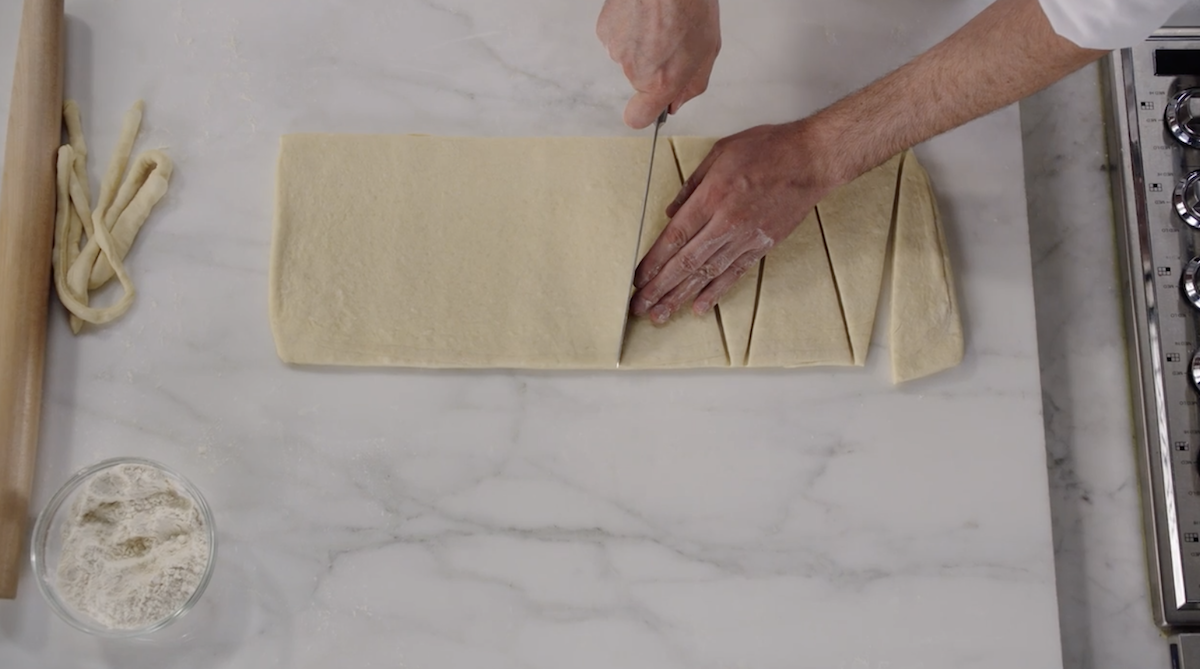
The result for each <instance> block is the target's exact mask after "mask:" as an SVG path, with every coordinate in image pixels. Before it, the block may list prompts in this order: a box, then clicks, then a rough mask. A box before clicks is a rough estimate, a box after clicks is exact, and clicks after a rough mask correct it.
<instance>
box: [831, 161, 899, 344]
mask: <svg viewBox="0 0 1200 669" xmlns="http://www.w3.org/2000/svg"><path fill="white" fill-rule="evenodd" d="M899 174H900V155H899V154H898V155H896V156H894V157H893V158H892V159H891V160H889V161H887V162H886V163H884V164H883V165H880V166H879V167H877V168H875V169H873V170H871V171H870V172H867V173H866V174H864V175H862V176H861V177H859V178H857V179H855V180H854V181H851V182H850V183H848V184H846V185H844V186H842V187H841V188H838V189H837V190H835V191H833V192H832V193H830V194H829V195H827V196H826V197H825V199H823V200H821V202H820V204H818V205H817V212H818V215H819V220H820V222H821V231H822V233H823V234H824V235H825V247H826V248H827V249H828V251H829V263H830V265H832V267H833V277H834V282H835V283H836V285H837V290H838V296H839V297H840V298H841V303H842V313H843V314H844V315H845V318H846V331H847V332H848V333H849V335H850V349H851V351H852V352H853V353H854V364H855V365H859V366H861V365H864V364H866V361H867V352H868V351H869V350H870V348H871V333H872V331H873V330H874V327H875V312H876V306H877V305H878V303H879V292H880V290H881V289H882V287H883V268H884V265H885V264H886V262H885V260H886V257H887V250H888V240H889V237H890V236H891V231H892V213H893V210H894V209H895V205H896V184H897V178H898V177H899Z"/></svg>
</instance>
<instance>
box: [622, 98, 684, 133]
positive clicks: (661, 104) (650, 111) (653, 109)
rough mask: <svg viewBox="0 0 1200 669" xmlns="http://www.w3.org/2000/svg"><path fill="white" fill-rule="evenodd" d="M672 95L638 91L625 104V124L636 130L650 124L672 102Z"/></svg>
mask: <svg viewBox="0 0 1200 669" xmlns="http://www.w3.org/2000/svg"><path fill="white" fill-rule="evenodd" d="M672 97H673V96H672V95H670V94H667V95H654V94H651V93H643V92H641V91H638V92H637V93H635V94H634V96H633V97H632V98H630V99H629V104H628V105H625V125H627V126H629V127H630V128H633V129H635V130H641V129H642V128H645V127H647V126H649V125H650V124H651V123H654V121H655V119H657V118H658V115H659V114H661V113H662V111H663V110H664V109H666V108H667V105H669V104H670V103H671V98H672Z"/></svg>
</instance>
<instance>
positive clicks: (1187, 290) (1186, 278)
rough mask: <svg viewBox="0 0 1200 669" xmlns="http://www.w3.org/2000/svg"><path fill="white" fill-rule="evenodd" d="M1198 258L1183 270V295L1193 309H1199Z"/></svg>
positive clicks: (1199, 275) (1199, 269) (1199, 261)
mask: <svg viewBox="0 0 1200 669" xmlns="http://www.w3.org/2000/svg"><path fill="white" fill-rule="evenodd" d="M1198 284H1200V258H1192V261H1191V262H1189V263H1188V264H1187V267H1184V268H1183V283H1182V284H1181V285H1182V286H1183V295H1184V297H1186V298H1187V300H1188V302H1191V303H1192V306H1193V307H1197V308H1200V285H1198Z"/></svg>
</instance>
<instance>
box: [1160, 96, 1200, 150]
mask: <svg viewBox="0 0 1200 669" xmlns="http://www.w3.org/2000/svg"><path fill="white" fill-rule="evenodd" d="M1165 118H1166V122H1167V130H1170V131H1171V134H1172V135H1174V136H1175V139H1177V140H1179V141H1180V143H1182V144H1186V145H1188V146H1190V147H1193V148H1197V149H1200V89H1197V88H1188V89H1184V90H1182V91H1179V92H1178V93H1176V94H1175V97H1173V98H1171V101H1170V102H1168V103H1167V113H1166V115H1165Z"/></svg>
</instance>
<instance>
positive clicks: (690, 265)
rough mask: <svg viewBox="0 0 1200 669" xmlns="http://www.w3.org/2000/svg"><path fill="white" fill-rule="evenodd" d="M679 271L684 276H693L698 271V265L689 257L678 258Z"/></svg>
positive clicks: (694, 259)
mask: <svg viewBox="0 0 1200 669" xmlns="http://www.w3.org/2000/svg"><path fill="white" fill-rule="evenodd" d="M679 269H681V270H683V271H684V273H685V274H695V273H696V272H697V271H699V269H700V263H699V262H698V261H697V260H696V258H695V257H693V256H690V255H682V256H679Z"/></svg>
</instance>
